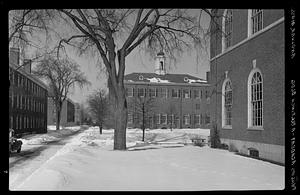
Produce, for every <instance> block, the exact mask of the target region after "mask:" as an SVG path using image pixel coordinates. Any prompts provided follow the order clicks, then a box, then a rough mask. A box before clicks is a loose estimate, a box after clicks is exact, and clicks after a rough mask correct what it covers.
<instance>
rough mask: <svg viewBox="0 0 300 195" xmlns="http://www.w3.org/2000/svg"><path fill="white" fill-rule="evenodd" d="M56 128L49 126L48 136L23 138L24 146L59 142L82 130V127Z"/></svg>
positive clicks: (38, 135) (37, 135)
mask: <svg viewBox="0 0 300 195" xmlns="http://www.w3.org/2000/svg"><path fill="white" fill-rule="evenodd" d="M55 128H56V127H55V126H48V127H47V129H48V133H47V134H30V135H26V136H23V137H22V138H21V139H20V140H21V141H22V142H23V145H39V144H45V143H49V142H53V141H58V140H60V139H61V138H62V137H64V136H67V135H70V134H73V133H75V132H76V131H78V130H80V126H73V127H64V128H62V127H61V128H62V129H60V130H56V129H55Z"/></svg>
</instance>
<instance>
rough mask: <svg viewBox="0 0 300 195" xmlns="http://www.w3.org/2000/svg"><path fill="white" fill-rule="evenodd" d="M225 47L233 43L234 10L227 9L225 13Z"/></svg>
mask: <svg viewBox="0 0 300 195" xmlns="http://www.w3.org/2000/svg"><path fill="white" fill-rule="evenodd" d="M224 27H225V31H224V36H225V37H224V38H225V48H228V47H230V46H231V45H232V10H230V9H229V10H227V11H226V15H225V26H224Z"/></svg>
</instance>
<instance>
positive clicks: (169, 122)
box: [167, 114, 174, 125]
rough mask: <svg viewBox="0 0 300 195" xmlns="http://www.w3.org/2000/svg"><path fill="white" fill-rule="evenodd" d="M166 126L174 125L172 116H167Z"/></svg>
mask: <svg viewBox="0 0 300 195" xmlns="http://www.w3.org/2000/svg"><path fill="white" fill-rule="evenodd" d="M167 123H168V124H172V125H174V114H169V115H168V122H167Z"/></svg>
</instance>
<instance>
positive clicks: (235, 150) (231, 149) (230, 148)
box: [229, 143, 239, 152]
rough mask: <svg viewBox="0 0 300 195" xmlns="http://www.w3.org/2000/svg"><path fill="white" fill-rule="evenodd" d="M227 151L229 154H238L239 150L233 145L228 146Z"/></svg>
mask: <svg viewBox="0 0 300 195" xmlns="http://www.w3.org/2000/svg"><path fill="white" fill-rule="evenodd" d="M229 151H230V152H238V151H239V150H238V149H237V148H236V147H235V145H234V144H233V143H230V144H229Z"/></svg>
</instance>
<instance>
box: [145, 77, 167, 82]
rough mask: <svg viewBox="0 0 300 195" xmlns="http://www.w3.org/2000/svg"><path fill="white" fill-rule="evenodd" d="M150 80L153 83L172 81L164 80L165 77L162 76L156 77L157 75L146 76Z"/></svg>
mask: <svg viewBox="0 0 300 195" xmlns="http://www.w3.org/2000/svg"><path fill="white" fill-rule="evenodd" d="M146 79H147V80H148V81H150V82H151V83H170V81H169V80H163V79H160V78H156V77H153V78H146Z"/></svg>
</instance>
